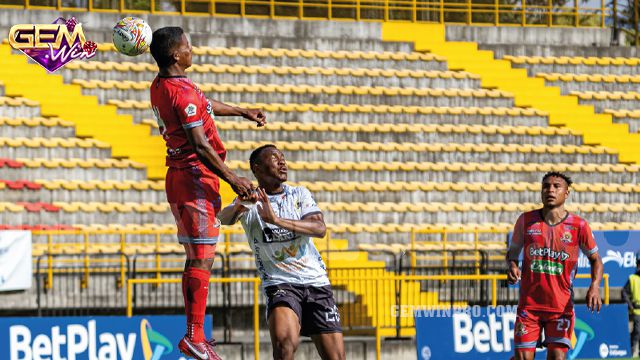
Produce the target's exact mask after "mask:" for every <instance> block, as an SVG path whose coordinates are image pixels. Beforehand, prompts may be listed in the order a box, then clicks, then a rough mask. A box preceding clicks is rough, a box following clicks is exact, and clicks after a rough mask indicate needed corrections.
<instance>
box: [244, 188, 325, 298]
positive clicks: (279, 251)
mask: <svg viewBox="0 0 640 360" xmlns="http://www.w3.org/2000/svg"><path fill="white" fill-rule="evenodd" d="M282 187H283V189H284V191H283V192H282V193H279V194H274V195H269V203H270V204H271V208H272V209H273V211H274V213H275V214H276V216H278V217H280V218H283V219H292V220H300V219H302V218H303V217H304V216H306V215H310V214H316V213H321V211H320V208H318V205H317V204H316V202H315V200H314V199H313V196H312V195H311V193H310V192H309V190H307V189H306V188H304V187H302V186H299V187H293V186H289V185H286V184H283V185H282ZM257 206H261V204H258V205H257ZM240 222H241V223H242V227H243V228H244V231H245V233H246V234H247V240H248V241H249V245H250V246H251V249H252V250H253V254H254V257H255V261H256V268H257V269H258V273H259V275H260V277H261V278H262V286H263V287H267V286H271V285H276V284H283V283H287V284H299V285H309V286H317V287H320V286H326V285H329V279H328V278H327V270H326V267H325V265H324V262H323V261H322V257H321V256H320V253H319V252H318V249H316V247H315V245H314V244H313V240H311V237H310V236H307V235H301V234H297V233H294V232H292V231H289V230H287V229H283V228H279V227H277V226H275V225H272V224H268V223H265V222H264V221H262V219H261V218H260V215H259V214H258V210H257V207H253V208H252V209H250V210H248V211H247V212H245V213H244V214H243V215H242V217H241V218H240Z"/></svg>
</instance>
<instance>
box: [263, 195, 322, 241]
mask: <svg viewBox="0 0 640 360" xmlns="http://www.w3.org/2000/svg"><path fill="white" fill-rule="evenodd" d="M305 191H306V189H305ZM257 192H258V201H260V203H261V204H259V205H258V214H259V215H260V217H261V218H262V220H263V221H264V222H267V223H269V224H273V225H275V226H277V227H280V228H283V229H287V230H289V231H293V232H295V233H298V234H301V235H308V236H312V237H316V238H321V237H324V236H325V234H326V233H327V226H326V225H325V223H324V217H323V216H322V212H320V209H318V207H317V205H316V204H315V201H313V198H312V197H311V194H310V193H309V192H308V191H306V193H307V194H308V196H306V198H305V199H304V200H303V204H302V211H303V215H302V217H301V218H300V220H293V219H283V218H281V217H278V216H277V215H276V214H275V213H274V212H273V209H272V208H271V206H270V205H269V197H268V196H267V193H266V192H265V191H264V189H261V188H258V190H257ZM305 203H306V204H305ZM314 210H315V211H314ZM305 211H307V212H308V213H307V214H306V215H305V214H304V212H305Z"/></svg>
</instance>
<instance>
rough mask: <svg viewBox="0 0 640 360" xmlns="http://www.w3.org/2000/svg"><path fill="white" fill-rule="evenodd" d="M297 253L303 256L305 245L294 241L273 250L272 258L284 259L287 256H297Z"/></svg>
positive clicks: (305, 249)
mask: <svg viewBox="0 0 640 360" xmlns="http://www.w3.org/2000/svg"><path fill="white" fill-rule="evenodd" d="M298 253H300V257H303V256H304V255H305V254H306V253H307V245H306V244H302V243H300V242H299V241H295V242H293V243H292V244H291V245H289V246H283V247H282V248H281V249H280V250H276V251H274V252H273V258H274V259H275V260H277V261H284V260H285V259H286V258H289V257H294V258H297V257H298V256H297V255H298Z"/></svg>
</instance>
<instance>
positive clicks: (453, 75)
mask: <svg viewBox="0 0 640 360" xmlns="http://www.w3.org/2000/svg"><path fill="white" fill-rule="evenodd" d="M275 69H282V68H275ZM301 69H303V68H301ZM252 70H255V69H252ZM362 70H363V69H361V68H358V69H354V70H352V71H344V73H345V74H344V75H338V74H329V73H327V74H304V73H303V74H292V73H287V72H286V71H282V70H277V71H278V72H280V73H273V74H264V73H253V74H252V73H244V72H241V73H235V70H234V72H195V71H194V72H190V73H189V75H188V76H189V78H190V79H191V80H192V81H194V82H196V83H227V84H236V83H240V84H291V83H295V84H310V85H325V86H331V85H336V86H347V85H353V86H386V87H392V86H393V87H417V88H445V89H447V88H460V89H479V88H480V87H481V84H480V80H479V79H477V78H476V77H474V76H472V75H470V74H465V73H460V72H433V73H432V74H430V76H426V75H425V74H423V72H422V71H415V70H411V72H413V75H409V76H406V75H405V76H399V75H404V74H402V73H400V74H397V73H396V74H393V73H392V72H389V71H388V73H389V74H386V75H380V76H371V75H362V76H353V75H351V74H348V72H360V71H362ZM397 70H400V69H397ZM324 71H326V70H324ZM406 72H407V73H409V71H406ZM86 73H87V74H82V73H77V74H76V73H69V71H68V70H67V72H66V75H65V82H66V83H71V82H72V81H73V80H74V79H94V80H128V81H151V80H153V79H154V78H155V74H154V73H152V72H115V73H113V72H98V71H87V72H86ZM114 75H115V76H114Z"/></svg>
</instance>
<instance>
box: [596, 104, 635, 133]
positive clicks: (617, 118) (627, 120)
mask: <svg viewBox="0 0 640 360" xmlns="http://www.w3.org/2000/svg"><path fill="white" fill-rule="evenodd" d="M604 112H605V113H608V111H607V110H606V109H605V111H604ZM613 122H615V123H619V124H627V125H629V132H632V133H637V132H639V131H640V117H636V116H630V115H626V116H625V115H613Z"/></svg>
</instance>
